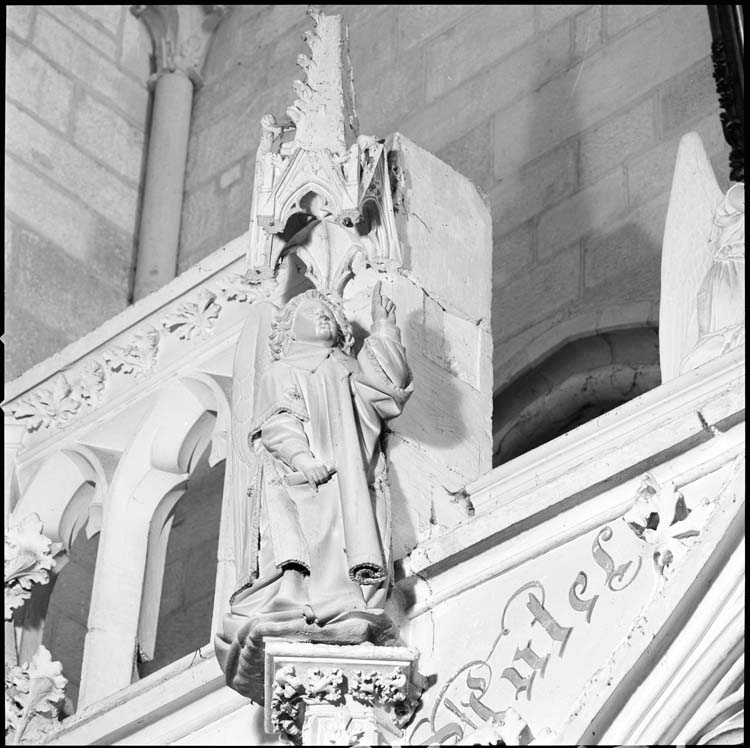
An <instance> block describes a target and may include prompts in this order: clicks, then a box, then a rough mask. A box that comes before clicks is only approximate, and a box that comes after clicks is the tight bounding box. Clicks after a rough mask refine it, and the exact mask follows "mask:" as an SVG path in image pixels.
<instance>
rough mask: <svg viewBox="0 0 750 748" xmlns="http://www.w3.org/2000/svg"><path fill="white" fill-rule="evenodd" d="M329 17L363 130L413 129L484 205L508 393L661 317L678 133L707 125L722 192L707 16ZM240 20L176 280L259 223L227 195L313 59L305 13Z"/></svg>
mask: <svg viewBox="0 0 750 748" xmlns="http://www.w3.org/2000/svg"><path fill="white" fill-rule="evenodd" d="M324 10H325V11H326V12H337V13H342V14H343V15H344V20H345V21H346V22H347V23H348V24H349V26H350V29H351V33H350V39H351V46H352V48H353V57H354V59H355V66H354V76H355V85H356V88H357V104H358V113H359V118H360V128H361V132H363V133H366V134H372V135H375V136H377V137H385V136H386V135H387V134H388V133H389V132H393V131H400V132H403V133H404V134H405V135H406V136H407V137H408V138H409V139H410V140H412V141H414V142H415V143H416V144H418V145H419V146H421V147H423V148H426V149H427V150H430V151H432V152H433V153H435V154H436V155H437V156H439V157H440V158H441V159H443V160H445V161H446V162H447V163H449V164H450V166H452V167H453V168H454V169H456V171H458V172H459V173H462V174H464V175H466V176H467V177H468V178H469V179H471V180H472V181H474V183H475V184H477V185H478V186H479V187H480V188H482V189H483V190H484V191H485V192H486V193H487V194H488V195H489V197H488V200H489V207H490V210H491V212H492V217H493V241H494V259H493V286H494V291H493V294H494V299H493V318H492V329H493V338H494V347H495V353H494V366H495V388H496V389H498V388H501V387H502V386H503V385H504V384H507V382H508V381H509V380H510V379H512V378H514V377H515V376H517V375H518V374H520V373H521V372H522V370H523V369H524V368H526V369H527V368H529V367H530V366H532V365H533V361H531V360H529V358H528V356H529V355H530V354H529V352H530V351H533V352H535V353H534V355H535V356H537V355H538V356H540V357H542V356H543V355H544V350H542V348H540V346H542V347H547V348H549V349H550V350H551V349H552V348H554V347H556V346H558V345H561V344H562V343H564V342H565V340H566V339H569V338H570V337H571V336H579V335H586V334H590V333H592V332H595V331H596V330H595V329H594V328H596V327H597V325H599V324H602V325H604V327H608V328H614V327H620V326H622V325H635V326H637V325H641V324H648V325H653V324H654V323H655V322H656V321H657V317H656V310H658V303H659V284H658V282H653V283H652V282H650V281H649V280H648V278H647V277H646V276H647V273H645V271H643V268H649V269H653V268H654V267H658V260H659V255H660V246H661V239H660V236H659V231H660V230H661V229H660V227H661V226H663V218H664V216H663V215H661V214H660V210H662V208H664V209H665V206H666V198H667V196H668V192H669V185H670V182H671V175H672V169H673V166H674V155H675V153H676V147H677V141H678V139H679V135H681V134H683V133H684V132H687V131H688V130H690V129H698V131H699V132H700V133H701V135H702V137H703V138H704V140H705V141H707V148H708V150H709V153H710V154H711V156H712V160H713V163H714V166H715V168H716V169H717V176H718V178H719V180H720V183H721V182H722V179H723V180H724V184H725V183H726V176H722V173H725V174H728V166H727V154H728V148H727V147H726V146H725V144H724V142H723V139H722V138H721V128H720V124H719V119H718V99H717V97H716V94H715V92H714V90H713V82H712V80H711V73H710V71H711V63H710V45H711V35H710V31H709V25H708V17H707V14H706V11H705V8H704V7H701V6H693V7H690V6H679V7H676V6H675V7H670V6H637V7H636V6H609V5H603V6H598V5H596V6H591V5H588V6H587V5H538V6H492V7H490V6H482V5H440V6H438V5H434V6H430V5H404V6H387V5H375V6H369V5H368V6H365V5H347V6H325V9H324ZM236 20H237V22H236V23H233V24H227V26H226V27H225V28H223V29H221V30H220V33H219V36H218V37H217V39H216V44H215V46H214V47H213V48H212V51H211V54H210V56H209V60H208V62H207V70H208V71H209V73H210V74H209V75H208V80H207V84H206V86H205V88H204V89H203V90H202V91H201V92H200V93H199V94H198V100H197V103H196V110H195V111H196V115H195V117H194V120H193V135H192V138H193V144H192V146H191V147H192V149H193V151H194V152H193V153H192V154H191V163H190V166H189V174H188V194H189V206H190V207H189V212H191V213H192V212H193V211H195V217H196V219H197V224H198V230H197V233H194V232H192V230H191V231H190V232H188V231H184V232H183V237H182V247H181V267H187V266H188V265H189V264H191V263H194V262H196V261H198V260H199V259H200V258H201V257H203V256H205V254H207V253H209V252H210V251H212V250H213V249H215V248H216V247H218V246H221V244H222V243H224V242H226V241H227V240H229V239H231V238H233V236H234V234H232V233H231V232H232V231H235V230H236V227H238V226H242V225H243V222H245V221H246V220H247V215H248V210H249V205H245V204H244V203H243V202H242V200H233V201H232V203H233V204H232V206H231V207H229V203H228V202H227V201H226V199H225V198H224V195H226V194H227V191H226V190H225V189H224V188H223V187H222V185H221V180H222V179H225V180H226V177H225V176H223V175H225V174H227V173H228V172H229V171H230V170H232V169H233V168H234V167H235V166H236V165H242V168H241V176H240V177H239V179H238V180H237V181H234V182H233V183H232V185H231V187H230V188H229V191H231V192H233V193H234V194H236V195H242V194H245V195H248V194H250V187H249V185H250V183H251V182H252V179H253V171H252V169H250V168H247V164H248V163H250V162H251V161H252V156H253V154H254V151H255V148H256V147H257V143H258V139H259V132H260V130H259V127H258V125H257V122H258V120H259V119H260V117H261V116H262V114H265V113H266V112H274V113H276V114H277V115H280V114H282V113H283V111H284V109H285V107H286V104H287V103H288V99H289V95H290V93H291V81H292V80H293V79H294V78H295V77H299V71H298V70H296V69H295V68H294V67H293V66H290V64H289V59H288V55H287V59H286V60H282V59H281V57H276V56H275V55H273V54H272V50H273V47H274V45H276V44H279V43H281V44H282V45H283V47H284V48H285V49H287V48H288V49H289V50H292V51H294V50H296V51H303V49H304V44H303V42H302V40H301V39H300V38H299V34H300V30H303V29H304V28H305V25H304V20H305V19H304V8H303V6H268V7H263V8H258V9H257V10H256V11H255V12H253V13H245V14H243V15H242V16H238V17H237V19H236ZM300 22H301V23H300ZM295 45H296V46H295ZM232 173H235V172H232ZM644 206H645V207H644ZM662 212H663V210H662ZM235 213H236V214H237V215H235ZM186 219H187V220H188V221H192V220H193V219H192V218H189V217H187V216H186ZM628 242H633V243H634V245H635V246H629V245H628ZM457 251H458V252H460V253H462V255H463V256H465V257H468V256H469V255H470V250H469V249H468V248H463V249H462V248H457ZM627 257H630V258H631V259H632V258H639V260H638V261H635V260H633V261H629V260H627ZM466 303H467V310H465V311H467V313H468V310H469V309H470V307H471V299H470V298H469V297H468V296H467V301H466ZM469 316H470V315H469ZM520 352H524V355H523V356H521V355H520ZM514 360H515V363H513V361H514Z"/></svg>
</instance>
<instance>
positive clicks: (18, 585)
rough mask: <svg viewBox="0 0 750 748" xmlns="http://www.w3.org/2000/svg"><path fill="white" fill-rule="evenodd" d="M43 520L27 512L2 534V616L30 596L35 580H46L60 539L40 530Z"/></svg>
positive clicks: (8, 615) (6, 618) (41, 582)
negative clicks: (3, 565)
mask: <svg viewBox="0 0 750 748" xmlns="http://www.w3.org/2000/svg"><path fill="white" fill-rule="evenodd" d="M42 529H43V528H42V522H41V520H40V519H39V517H38V515H36V514H29V515H28V516H27V517H26V518H25V519H24V520H23V521H22V522H20V523H19V524H17V525H15V526H13V527H11V528H10V529H9V530H8V532H7V533H6V535H5V620H6V621H8V620H10V618H11V616H12V615H13V611H14V610H15V609H16V608H19V607H20V606H21V605H23V603H24V601H25V600H27V599H28V598H29V597H30V596H31V587H32V585H34V584H46V583H47V582H48V581H49V570H50V569H51V568H52V567H53V566H54V565H55V560H54V558H53V556H54V554H55V553H57V551H58V550H59V549H60V547H61V544H60V543H53V542H52V541H51V540H50V539H49V538H48V537H46V536H45V535H43V534H42Z"/></svg>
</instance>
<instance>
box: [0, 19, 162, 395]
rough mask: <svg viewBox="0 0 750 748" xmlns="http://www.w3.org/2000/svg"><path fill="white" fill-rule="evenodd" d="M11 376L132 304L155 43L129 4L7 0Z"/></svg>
mask: <svg viewBox="0 0 750 748" xmlns="http://www.w3.org/2000/svg"><path fill="white" fill-rule="evenodd" d="M6 24H7V37H6V72H5V82H6V90H5V95H6V101H5V117H6V120H5V149H6V160H5V172H6V176H5V180H6V181H5V184H6V188H5V199H6V211H5V274H6V275H5V289H6V295H5V335H4V341H5V345H6V352H5V365H6V368H5V378H6V380H9V379H13V378H14V377H16V376H18V375H19V374H21V373H22V372H23V371H25V370H26V369H28V368H29V366H31V365H33V364H35V363H37V362H39V361H41V360H43V359H45V358H47V357H48V356H50V355H51V354H53V353H55V352H56V351H58V350H59V349H60V348H62V347H63V346H64V345H66V344H68V343H70V342H72V341H74V340H76V339H78V338H79V337H81V336H82V335H83V334H85V333H87V332H89V331H90V330H91V329H93V328H95V327H97V326H98V325H99V324H101V323H102V322H104V321H105V320H106V319H108V318H109V317H111V316H113V315H114V314H116V313H117V312H120V311H122V309H124V308H125V307H126V306H127V305H128V303H129V294H130V286H131V275H132V271H133V257H134V242H135V235H136V227H137V219H138V207H139V189H140V183H141V178H142V169H143V153H144V140H145V133H146V128H147V118H148V106H149V95H148V91H147V88H146V81H147V79H148V76H149V65H150V61H149V53H150V46H151V42H150V40H149V38H148V32H147V31H146V29H145V27H142V24H141V23H140V22H139V21H137V19H136V18H134V17H133V16H132V15H131V14H130V13H129V11H128V6H126V5H49V6H45V5H41V6H32V5H10V6H7V7H6Z"/></svg>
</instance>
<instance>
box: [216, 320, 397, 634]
mask: <svg viewBox="0 0 750 748" xmlns="http://www.w3.org/2000/svg"><path fill="white" fill-rule="evenodd" d="M411 391H412V383H411V374H410V372H409V368H408V365H407V363H406V356H405V351H404V348H403V346H402V344H401V342H400V333H399V330H398V328H397V327H396V326H395V324H393V323H391V322H389V321H387V320H381V321H379V322H376V323H375V324H373V329H372V332H371V334H370V336H369V337H368V338H367V339H366V340H365V343H364V345H363V348H362V350H361V351H360V354H359V356H358V357H357V358H356V359H355V358H353V357H352V356H349V355H347V354H345V353H344V352H343V351H341V350H340V349H339V348H325V347H320V346H315V345H310V344H304V343H292V344H291V346H290V348H289V350H288V352H287V355H285V356H284V357H283V358H281V359H280V360H278V361H275V362H273V363H272V364H271V365H270V366H269V368H268V369H267V370H266V371H265V372H264V374H263V375H262V377H261V380H260V382H259V383H258V387H257V388H256V397H255V403H254V409H253V412H254V417H253V420H252V422H251V426H250V433H249V435H248V437H249V439H251V440H253V441H255V440H259V442H260V444H259V445H257V447H258V450H259V452H260V453H261V462H262V475H261V477H260V481H259V485H258V487H257V488H259V490H256V491H255V494H256V498H255V500H256V501H260V507H259V509H260V511H259V513H258V516H259V528H258V532H259V542H260V548H259V550H258V554H257V569H251V570H249V575H248V584H247V586H246V587H245V588H244V589H243V588H241V589H240V590H239V591H238V592H237V593H235V595H234V596H233V598H232V601H231V612H230V614H229V616H227V618H226V619H225V625H224V635H223V636H222V638H223V639H224V640H225V641H227V640H231V638H232V634H233V632H234V633H236V632H237V631H238V630H239V629H240V628H241V627H242V626H243V625H245V624H246V623H247V622H248V621H253V620H264V619H266V618H268V617H272V618H274V619H276V620H278V619H279V617H283V616H284V610H282V609H287V610H288V611H289V613H290V616H291V615H296V616H297V617H299V610H300V609H301V608H303V607H304V606H305V605H309V606H311V607H312V609H313V610H314V611H315V612H316V613H317V614H318V623H319V624H320V625H323V624H324V623H325V622H326V621H327V620H330V619H332V618H333V619H335V618H336V616H338V615H340V614H344V613H347V612H348V611H351V610H363V609H366V608H372V607H374V606H377V607H381V606H382V603H383V602H384V600H385V595H386V593H387V589H386V587H387V576H388V567H389V563H390V528H389V527H388V524H389V516H390V507H389V506H388V494H387V491H385V490H383V489H382V486H380V487H379V486H378V483H379V482H380V481H382V480H384V478H385V475H384V471H385V463H384V459H383V457H382V455H381V450H380V434H381V430H382V425H383V421H386V420H388V419H390V418H393V417H395V416H397V415H399V414H400V412H401V410H402V408H403V406H404V403H405V402H406V400H407V399H408V397H409V395H410V394H411ZM300 453H304V454H312V455H313V456H314V457H316V458H318V459H319V460H322V461H323V462H324V463H325V464H326V465H327V466H329V467H332V468H334V469H335V472H334V473H333V475H332V476H331V478H330V479H329V480H328V481H327V482H325V483H322V484H320V485H318V486H317V488H316V489H313V488H312V487H311V486H310V485H309V484H307V483H306V482H305V483H297V484H295V481H294V478H295V477H297V478H299V476H298V474H297V476H294V475H292V474H293V473H294V469H293V468H292V462H293V460H294V458H295V457H296V456H297V455H298V454H300ZM290 475H291V476H292V480H290ZM250 541H251V543H252V542H257V541H254V540H253V539H252V538H251V539H250ZM290 565H292V566H293V567H295V568H303V569H304V570H306V572H307V576H306V579H305V584H304V586H303V587H301V588H299V589H298V590H297V594H296V597H293V599H290V598H289V595H288V594H287V595H286V597H285V598H284V599H283V600H280V596H279V592H280V588H281V579H282V574H283V571H284V569H285V568H288V567H289V566H290ZM363 585H364V586H363Z"/></svg>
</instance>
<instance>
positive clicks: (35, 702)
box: [5, 646, 68, 745]
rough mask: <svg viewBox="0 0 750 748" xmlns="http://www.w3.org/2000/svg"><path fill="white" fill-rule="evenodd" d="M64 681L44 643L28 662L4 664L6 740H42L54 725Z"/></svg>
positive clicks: (19, 742)
mask: <svg viewBox="0 0 750 748" xmlns="http://www.w3.org/2000/svg"><path fill="white" fill-rule="evenodd" d="M67 682H68V681H67V679H66V678H65V677H64V676H63V674H62V665H61V664H60V663H59V662H53V661H52V655H51V654H50V652H49V650H48V649H47V648H46V647H44V646H40V647H39V649H38V650H37V651H36V654H35V655H34V657H32V659H31V662H28V663H25V664H24V665H22V666H19V665H16V666H14V667H10V668H9V667H8V665H7V663H6V666H5V737H6V743H8V744H10V745H19V744H21V743H22V742H23V743H34V744H37V743H40V742H42V738H43V737H44V736H45V735H46V734H47V733H49V732H51V731H52V730H54V729H55V727H56V726H57V724H58V723H57V714H58V710H59V707H60V703H61V702H62V700H63V699H64V697H65V686H66V684H67ZM24 738H25V740H24Z"/></svg>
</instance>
